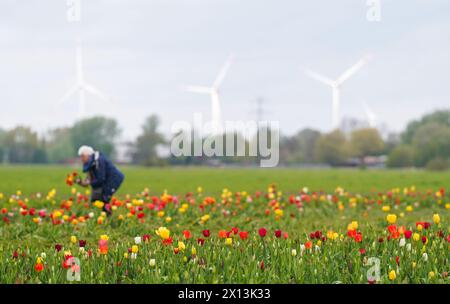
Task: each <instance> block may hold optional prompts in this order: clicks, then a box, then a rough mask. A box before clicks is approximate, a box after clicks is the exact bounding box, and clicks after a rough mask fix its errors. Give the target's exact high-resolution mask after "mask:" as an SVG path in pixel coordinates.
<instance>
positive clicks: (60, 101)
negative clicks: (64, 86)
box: [56, 84, 79, 106]
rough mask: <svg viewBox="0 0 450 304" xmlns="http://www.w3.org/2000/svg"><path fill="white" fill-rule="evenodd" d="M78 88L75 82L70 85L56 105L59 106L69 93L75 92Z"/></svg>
mask: <svg viewBox="0 0 450 304" xmlns="http://www.w3.org/2000/svg"><path fill="white" fill-rule="evenodd" d="M78 89H79V86H78V84H76V85H74V86H73V87H71V88H70V89H69V90H68V91H67V92H66V94H64V96H63V97H61V98H60V99H59V101H58V102H57V103H56V105H58V106H59V105H61V104H63V103H64V102H65V101H66V100H67V98H69V97H70V96H71V95H73V94H75V92H76V91H77V90H78Z"/></svg>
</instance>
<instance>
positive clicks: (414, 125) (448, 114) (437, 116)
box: [402, 110, 450, 144]
mask: <svg viewBox="0 0 450 304" xmlns="http://www.w3.org/2000/svg"><path fill="white" fill-rule="evenodd" d="M432 122H434V123H437V124H441V125H444V126H448V127H450V110H440V111H436V112H433V113H430V114H427V115H425V116H423V117H422V118H421V119H420V120H415V121H412V122H410V123H409V124H408V126H407V127H406V130H405V132H403V134H402V140H403V142H404V143H406V144H411V143H412V141H413V138H414V135H415V134H416V132H417V130H418V129H420V128H421V127H422V126H423V125H426V124H429V123H432Z"/></svg>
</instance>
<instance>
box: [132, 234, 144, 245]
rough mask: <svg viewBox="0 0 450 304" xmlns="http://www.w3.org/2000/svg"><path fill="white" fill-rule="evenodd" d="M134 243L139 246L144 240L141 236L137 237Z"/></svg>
mask: <svg viewBox="0 0 450 304" xmlns="http://www.w3.org/2000/svg"><path fill="white" fill-rule="evenodd" d="M134 243H135V244H136V245H139V244H140V243H142V238H141V237H140V236H137V237H135V238H134Z"/></svg>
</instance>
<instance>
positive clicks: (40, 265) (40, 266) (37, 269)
mask: <svg viewBox="0 0 450 304" xmlns="http://www.w3.org/2000/svg"><path fill="white" fill-rule="evenodd" d="M34 269H35V270H36V272H41V271H42V270H44V265H42V264H41V263H36V265H34Z"/></svg>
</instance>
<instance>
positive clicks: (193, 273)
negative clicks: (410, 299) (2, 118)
mask: <svg viewBox="0 0 450 304" xmlns="http://www.w3.org/2000/svg"><path fill="white" fill-rule="evenodd" d="M64 177H65V176H62V179H64ZM69 184H70V183H69ZM336 186H337V187H335V188H334V189H333V190H329V191H325V190H320V189H309V188H307V187H303V186H299V187H298V189H296V190H292V189H290V190H289V191H283V184H268V185H261V190H251V191H246V190H245V184H242V185H241V186H240V187H239V188H244V190H242V189H240V190H236V189H233V190H232V189H227V188H223V189H222V190H220V191H209V190H208V189H207V188H202V186H201V185H200V186H197V187H194V188H193V189H191V191H189V192H180V193H171V192H168V191H161V192H159V191H154V190H151V189H143V190H142V191H140V192H138V193H129V194H126V193H122V192H120V193H119V194H118V196H117V197H115V198H114V199H113V201H112V203H111V209H112V215H111V216H107V215H106V214H105V213H104V212H103V211H102V208H103V203H101V202H95V203H94V204H92V205H91V204H89V192H86V191H85V190H84V189H81V188H74V187H70V186H66V187H65V188H62V189H60V188H59V189H58V190H55V189H50V190H49V191H46V192H45V193H44V192H30V193H22V192H21V191H20V190H16V189H15V190H14V191H11V192H8V193H7V191H4V192H0V209H1V217H2V221H1V223H0V235H1V239H0V282H1V283H77V282H80V283H363V284H367V283H371V284H372V283H389V284H391V283H449V278H448V271H449V270H450V269H449V268H450V267H449V257H450V225H449V215H450V192H449V191H448V190H446V189H444V188H440V187H437V188H435V189H431V188H423V189H422V188H419V187H417V188H416V187H415V186H408V187H402V188H392V189H385V190H383V191H364V192H353V191H352V189H345V188H342V187H339V186H338V185H336ZM2 190H3V189H0V191H2Z"/></svg>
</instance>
